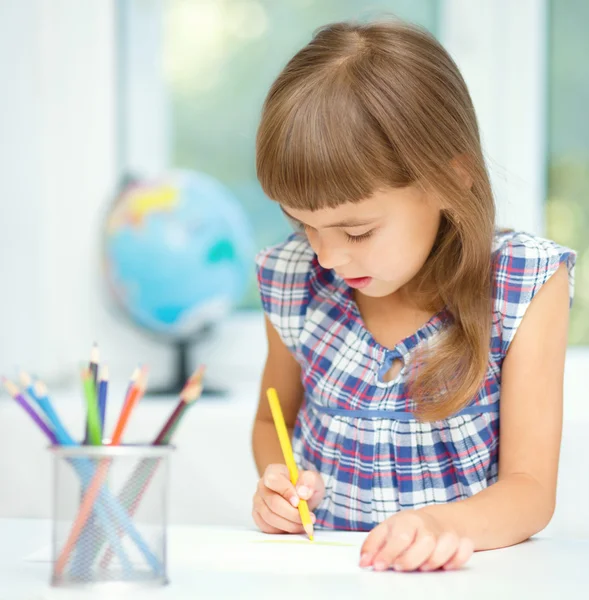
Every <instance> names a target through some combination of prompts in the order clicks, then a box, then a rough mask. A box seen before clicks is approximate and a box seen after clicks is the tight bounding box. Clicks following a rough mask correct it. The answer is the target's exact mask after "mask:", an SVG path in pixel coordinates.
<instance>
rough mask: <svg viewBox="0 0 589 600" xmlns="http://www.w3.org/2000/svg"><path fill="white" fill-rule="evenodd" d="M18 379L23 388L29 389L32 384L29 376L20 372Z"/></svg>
mask: <svg viewBox="0 0 589 600" xmlns="http://www.w3.org/2000/svg"><path fill="white" fill-rule="evenodd" d="M19 378H20V382H21V383H22V384H23V385H24V387H29V386H30V385H31V383H32V380H31V376H30V375H29V374H28V373H27V372H26V371H23V370H21V371H20V374H19Z"/></svg>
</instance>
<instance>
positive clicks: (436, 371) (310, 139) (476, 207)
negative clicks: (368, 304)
mask: <svg viewBox="0 0 589 600" xmlns="http://www.w3.org/2000/svg"><path fill="white" fill-rule="evenodd" d="M256 168H257V175H258V179H259V180H260V183H261V185H262V188H263V189H264V192H265V193H266V194H267V195H268V197H270V198H272V199H274V200H277V201H278V202H280V203H281V204H282V205H284V206H286V207H291V208H296V209H303V210H311V211H313V210H317V209H321V208H326V207H329V208H334V207H336V206H339V205H341V204H344V203H346V202H360V201H361V200H364V199H366V198H368V197H370V196H371V195H372V194H373V193H374V192H375V191H377V190H379V189H382V188H385V187H394V188H400V187H404V186H408V185H412V184H414V185H419V186H422V187H423V189H425V190H426V191H428V192H429V193H431V194H434V195H436V196H437V198H439V200H440V203H441V206H442V207H443V210H442V220H441V225H440V230H439V232H438V236H437V239H436V242H435V244H434V247H433V249H432V252H431V254H430V256H429V257H428V259H427V261H426V263H425V265H424V266H423V268H422V269H421V271H420V272H419V273H418V275H417V276H416V278H415V280H414V281H413V282H412V283H411V287H412V289H414V291H415V292H416V294H417V296H416V297H417V298H418V300H419V302H420V304H421V306H422V307H423V308H424V309H426V310H431V311H433V310H438V309H440V308H442V307H443V306H445V307H447V308H448V309H449V311H450V312H451V314H452V317H453V319H452V320H451V325H450V326H449V327H448V328H447V330H446V332H445V334H443V335H442V336H440V338H439V339H438V340H437V341H436V343H435V352H428V351H427V350H426V351H425V355H423V356H418V357H417V361H416V364H417V365H418V368H414V369H412V372H413V373H414V375H413V376H412V379H411V382H410V386H411V388H410V390H411V393H412V395H413V398H414V399H415V401H416V412H417V415H418V417H419V418H420V419H423V420H437V419H443V418H446V417H448V416H449V415H451V414H453V413H454V412H456V411H458V410H459V409H461V408H462V407H464V406H465V405H466V404H467V403H468V402H469V401H470V400H472V399H473V397H474V396H475V395H476V393H477V391H478V389H479V387H480V385H481V384H482V382H483V380H484V377H485V373H486V368H487V361H488V353H489V345H490V335H491V247H492V240H493V232H494V221H495V207H494V201H493V195H492V191H491V185H490V183H489V177H488V174H487V171H486V168H485V164H484V159H483V156H482V151H481V145H480V139H479V131H478V126H477V121H476V116H475V112H474V108H473V105H472V101H471V98H470V95H469V93H468V90H467V87H466V84H465V83H464V80H463V79H462V76H461V75H460V73H459V71H458V68H457V67H456V65H455V63H454V62H453V60H452V59H451V58H450V56H449V55H448V53H447V52H446V51H445V50H444V49H443V48H442V46H441V45H440V44H439V43H438V42H437V41H436V39H435V38H434V37H433V36H432V35H430V34H429V33H427V32H426V31H423V30H421V29H419V28H417V27H414V26H411V25H407V24H404V23H399V22H388V21H386V22H375V23H368V24H355V23H346V22H344V23H334V24H331V25H328V26H326V27H323V28H321V29H319V30H318V31H317V32H316V34H315V35H314V37H313V39H312V40H311V42H310V43H309V44H308V45H307V46H305V47H304V48H303V49H302V50H300V51H299V52H298V53H297V54H296V55H295V56H294V57H293V58H292V59H291V60H290V62H289V63H288V64H287V65H286V67H285V68H284V70H283V71H282V72H281V73H280V75H279V76H278V78H277V79H276V81H275V82H274V84H273V85H272V87H271V89H270V91H269V93H268V96H267V98H266V101H265V104H264V108H263V112H262V118H261V123H260V127H259V130H258V135H257V143H256Z"/></svg>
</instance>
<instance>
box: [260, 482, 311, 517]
mask: <svg viewBox="0 0 589 600" xmlns="http://www.w3.org/2000/svg"><path fill="white" fill-rule="evenodd" d="M258 496H259V497H260V498H261V499H262V501H263V502H264V504H265V505H266V506H267V507H268V509H269V510H270V512H272V513H274V514H276V515H278V516H280V517H282V518H283V519H286V520H287V521H291V522H292V523H296V524H298V525H300V523H301V516H300V513H299V510H298V508H295V507H294V506H293V505H292V504H291V503H290V502H287V501H286V500H285V499H284V498H283V497H282V496H279V495H278V494H276V493H274V492H271V491H269V490H263V491H262V492H259V493H258Z"/></svg>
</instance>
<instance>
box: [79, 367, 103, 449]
mask: <svg viewBox="0 0 589 600" xmlns="http://www.w3.org/2000/svg"><path fill="white" fill-rule="evenodd" d="M82 378H83V380H84V395H85V396H86V403H87V405H88V442H89V444H90V445H91V446H102V428H101V427H100V413H99V412H98V403H97V401H96V386H95V385H94V380H93V378H92V374H91V373H90V371H89V369H84V370H83V372H82Z"/></svg>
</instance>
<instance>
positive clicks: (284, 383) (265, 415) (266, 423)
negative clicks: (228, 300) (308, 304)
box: [252, 317, 303, 475]
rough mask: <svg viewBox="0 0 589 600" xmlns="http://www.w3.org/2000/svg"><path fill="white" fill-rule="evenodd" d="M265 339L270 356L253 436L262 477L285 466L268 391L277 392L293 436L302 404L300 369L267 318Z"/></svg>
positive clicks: (255, 454)
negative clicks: (277, 466)
mask: <svg viewBox="0 0 589 600" xmlns="http://www.w3.org/2000/svg"><path fill="white" fill-rule="evenodd" d="M266 336H267V338H268V356H267V358H266V366H265V367H264V373H263V376H262V389H261V392H260V402H259V405H258V411H257V413H256V418H255V421H254V428H253V434H252V443H253V450H254V459H255V461H256V466H257V468H258V473H259V474H260V475H262V473H264V471H265V469H266V467H267V466H268V465H270V464H276V463H278V464H283V463H284V458H283V456H282V451H281V449H280V444H279V442H278V436H277V435H276V429H275V428H274V422H273V420H272V413H271V412H270V406H269V405H268V399H267V397H266V390H267V389H268V388H269V387H273V388H276V391H277V392H278V398H279V399H280V406H281V408H282V412H283V414H284V420H285V422H286V426H287V428H288V430H289V432H290V433H291V435H292V429H293V427H294V424H295V421H296V418H297V414H298V412H299V409H300V407H301V403H302V401H303V385H302V383H301V368H300V366H299V364H298V363H297V362H296V360H295V359H294V357H293V356H292V354H291V353H290V351H289V350H288V348H287V347H286V346H285V345H284V343H283V341H282V340H281V339H280V337H279V335H278V333H277V332H276V330H275V329H274V327H273V326H272V324H271V323H270V322H269V320H268V318H267V317H266Z"/></svg>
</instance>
